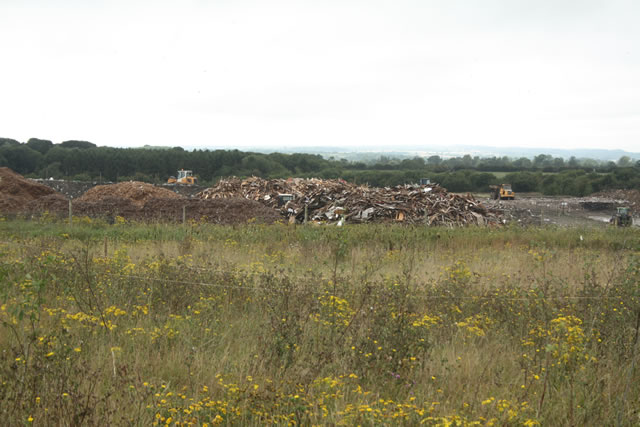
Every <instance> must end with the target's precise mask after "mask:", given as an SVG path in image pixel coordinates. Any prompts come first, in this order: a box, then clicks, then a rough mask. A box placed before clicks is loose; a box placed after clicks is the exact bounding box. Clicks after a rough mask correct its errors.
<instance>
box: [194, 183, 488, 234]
mask: <svg viewBox="0 0 640 427" xmlns="http://www.w3.org/2000/svg"><path fill="white" fill-rule="evenodd" d="M283 194H285V195H292V196H293V200H288V201H287V200H286V198H287V197H286V196H285V197H284V198H282V197H280V196H281V195H283ZM195 197H197V198H201V199H217V198H230V197H243V198H245V199H249V200H255V201H258V202H260V203H263V204H265V205H266V206H269V207H272V208H274V209H278V210H279V211H280V213H281V214H282V215H283V216H285V217H288V218H289V220H290V221H292V222H293V221H295V222H303V221H304V219H305V207H306V211H307V213H306V215H307V219H308V220H312V221H329V222H336V221H339V220H341V219H345V220H347V221H348V222H351V223H363V222H404V223H407V224H415V223H426V224H428V225H449V226H453V225H467V224H478V225H484V224H491V223H498V222H500V218H499V214H498V213H497V212H496V211H493V210H489V209H487V208H485V207H484V206H483V205H482V204H481V203H480V202H478V201H476V200H475V199H474V198H473V196H471V195H467V196H464V197H463V196H459V195H455V194H451V193H449V192H447V190H446V189H445V188H443V187H440V186H438V185H428V186H418V185H404V186H396V187H391V188H390V187H384V188H376V187H369V186H364V185H354V184H350V183H347V182H346V181H343V180H321V179H315V178H313V179H302V178H290V179H288V180H284V179H273V180H265V179H262V178H257V177H251V178H248V179H245V180H240V179H238V178H231V179H226V180H221V181H220V182H219V183H218V184H217V185H216V186H215V187H213V188H209V189H207V190H204V191H202V192H200V193H198V194H196V196H195ZM283 199H284V200H283Z"/></svg>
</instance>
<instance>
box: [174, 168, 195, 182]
mask: <svg viewBox="0 0 640 427" xmlns="http://www.w3.org/2000/svg"><path fill="white" fill-rule="evenodd" d="M197 183H198V178H196V177H195V176H193V172H192V171H189V170H184V169H180V170H179V171H178V176H177V177H175V176H171V177H169V179H168V180H167V184H186V185H196V184H197Z"/></svg>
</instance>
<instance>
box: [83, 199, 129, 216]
mask: <svg viewBox="0 0 640 427" xmlns="http://www.w3.org/2000/svg"><path fill="white" fill-rule="evenodd" d="M81 199H82V198H80V199H78V200H76V201H74V202H73V215H80V216H84V215H86V216H89V217H93V218H113V217H115V216H122V217H124V218H128V219H130V218H135V217H136V215H137V213H138V211H139V210H140V206H139V205H137V204H135V203H134V202H133V201H132V200H131V199H127V198H123V197H113V196H105V197H104V198H102V199H98V200H81Z"/></svg>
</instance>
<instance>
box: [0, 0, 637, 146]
mask: <svg viewBox="0 0 640 427" xmlns="http://www.w3.org/2000/svg"><path fill="white" fill-rule="evenodd" d="M0 137H8V138H14V139H18V140H21V141H26V140H27V139H29V138H30V137H38V138H46V139H51V140H53V141H54V142H61V141H64V140H68V139H81V140H88V141H91V142H94V143H96V144H98V145H109V146H142V145H145V144H150V145H166V146H178V145H180V146H203V147H204V146H208V147H213V146H215V147H221V146H222V147H239V148H242V147H272V148H276V149H277V148H279V147H291V146H316V145H325V146H345V145H349V146H358V147H361V148H368V147H389V148H392V147H393V146H394V145H399V144H402V145H416V146H420V147H423V148H425V149H427V148H428V147H429V146H430V145H440V146H441V145H450V144H470V145H489V146H522V147H539V148H545V147H554V148H578V147H579V148H611V149H613V148H620V149H626V150H629V151H636V152H637V151H640V1H637V0H606V1H604V0H603V1H589V0H576V1H572V0H532V1H518V0H482V1H474V0H467V1H456V0H442V1H429V0H420V1H418V0H416V1H403V0H393V1H391V0H388V1H372V0H366V1H365V0H362V1H346V0H342V1H331V0H322V1H301V0H298V1H271V0H270V1H264V0H263V1H255V2H253V1H241V0H240V1H231V0H199V1H185V0H180V1H178V0H176V1H159V0H154V1H135V0H125V1H118V0H110V1H98V0H77V1H62V0H60V1H56V0H40V1H37V0H0Z"/></svg>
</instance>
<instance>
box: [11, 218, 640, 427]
mask: <svg viewBox="0 0 640 427" xmlns="http://www.w3.org/2000/svg"><path fill="white" fill-rule="evenodd" d="M639 250H640V235H639V234H638V231H636V230H625V231H621V230H618V229H558V228H529V229H522V228H515V227H514V228H509V227H507V228H501V229H491V228H460V229H447V228H424V227H400V226H385V225H373V226H347V227H343V228H337V227H315V226H311V225H309V226H286V225H273V226H261V225H255V224H247V225H243V226H236V227H220V226H212V225H207V224H198V223H191V224H187V225H166V224H146V225H145V224H135V223H128V222H126V221H116V222H115V223H114V224H112V225H109V224H106V223H102V222H100V221H95V220H90V219H79V220H77V222H75V223H74V224H73V225H71V226H69V225H68V224H65V223H61V222H57V221H56V220H55V219H50V218H46V217H44V218H42V219H40V220H38V221H22V220H10V221H1V222H0V348H1V349H2V352H1V353H0V381H1V384H2V387H0V416H2V419H3V423H4V424H6V425H22V424H30V423H33V424H34V425H49V424H60V425H81V424H86V425H149V424H155V425H217V424H223V425H264V424H275V425H312V424H313V425H371V426H373V425H376V426H377V425H398V424H404V425H417V424H425V425H438V426H440V425H449V426H468V425H483V426H484V425H525V426H533V425H580V424H582V425H629V426H630V425H638V423H639V422H640V417H639V414H640V412H639V410H640V387H638V386H637V384H638V383H639V382H640V374H639V373H638V367H637V365H638V357H639V356H638V353H639V349H638V347H639V344H638V338H639V329H640V251H639Z"/></svg>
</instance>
